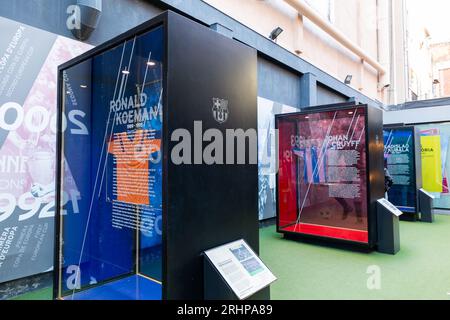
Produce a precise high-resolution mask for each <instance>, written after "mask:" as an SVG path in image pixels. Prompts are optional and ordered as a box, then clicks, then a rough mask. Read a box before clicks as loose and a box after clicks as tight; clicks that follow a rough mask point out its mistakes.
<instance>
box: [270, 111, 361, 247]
mask: <svg viewBox="0 0 450 320" xmlns="http://www.w3.org/2000/svg"><path fill="white" fill-rule="evenodd" d="M366 116H367V115H366V108H363V107H353V108H346V109H342V110H333V111H324V112H315V113H312V112H311V113H298V114H292V115H286V116H283V117H279V118H277V128H278V130H279V155H278V156H279V170H278V230H279V231H280V232H286V233H298V234H306V235H313V236H318V237H324V238H333V239H341V240H347V241H353V242H359V243H368V241H369V237H368V207H367V202H368V200H367V170H366V162H367V159H366Z"/></svg>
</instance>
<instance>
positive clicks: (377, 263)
mask: <svg viewBox="0 0 450 320" xmlns="http://www.w3.org/2000/svg"><path fill="white" fill-rule="evenodd" d="M400 236H401V250H400V252H399V253H398V254H397V255H395V256H392V255H386V254H381V253H378V252H372V253H361V252H355V251H350V250H344V249H338V248H332V247H327V246H320V245H315V244H309V243H302V242H296V241H291V240H285V239H283V238H282V235H279V234H277V233H276V232H275V227H273V226H271V227H267V228H263V229H261V230H260V239H261V244H260V247H261V250H260V251H261V258H262V259H263V261H264V262H265V263H266V264H267V266H268V267H269V268H270V269H271V270H272V272H273V273H274V274H275V275H276V276H277V277H278V280H277V281H276V282H275V283H274V284H273V285H272V286H271V297H272V299H450V216H439V215H438V216H436V222H435V223H433V224H427V223H421V222H401V224H400ZM373 270H375V272H376V273H375V275H374V274H373V273H371V274H368V271H369V272H373ZM378 271H379V273H378ZM378 274H379V277H378V276H377V275H378ZM374 279H375V280H374ZM378 280H379V281H378ZM368 282H369V284H371V286H370V287H371V289H369V288H368V285H367V284H368ZM374 284H375V287H376V284H379V285H380V286H379V288H378V289H377V288H373V285H374ZM17 299H21V300H27V299H32V300H38V299H51V288H48V289H43V290H39V291H35V292H31V293H28V294H25V295H22V296H19V297H17Z"/></svg>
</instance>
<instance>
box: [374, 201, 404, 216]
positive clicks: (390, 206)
mask: <svg viewBox="0 0 450 320" xmlns="http://www.w3.org/2000/svg"><path fill="white" fill-rule="evenodd" d="M378 202H379V203H381V204H382V205H383V206H384V207H385V208H386V209H388V210H389V211H390V212H391V213H392V214H393V215H396V216H397V217H400V216H401V215H402V214H403V212H402V211H400V210H399V209H397V207H396V206H394V205H393V204H392V203H390V202H389V201H388V200H386V199H379V200H378Z"/></svg>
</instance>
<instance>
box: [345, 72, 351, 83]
mask: <svg viewBox="0 0 450 320" xmlns="http://www.w3.org/2000/svg"><path fill="white" fill-rule="evenodd" d="M352 79H353V76H352V75H351V74H349V75H347V76H346V77H345V81H344V83H345V84H351V83H352Z"/></svg>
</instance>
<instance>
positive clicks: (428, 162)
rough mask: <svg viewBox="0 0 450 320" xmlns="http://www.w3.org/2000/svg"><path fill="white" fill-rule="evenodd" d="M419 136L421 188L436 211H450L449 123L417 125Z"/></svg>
mask: <svg viewBox="0 0 450 320" xmlns="http://www.w3.org/2000/svg"><path fill="white" fill-rule="evenodd" d="M416 128H417V129H418V130H419V134H420V144H421V149H422V153H421V158H422V170H421V171H422V184H423V188H424V189H425V190H426V191H428V192H429V193H431V194H432V195H433V196H434V200H433V201H434V206H435V208H436V209H442V210H450V187H449V181H450V148H449V145H450V123H449V122H442V123H429V124H421V125H417V126H416Z"/></svg>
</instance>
